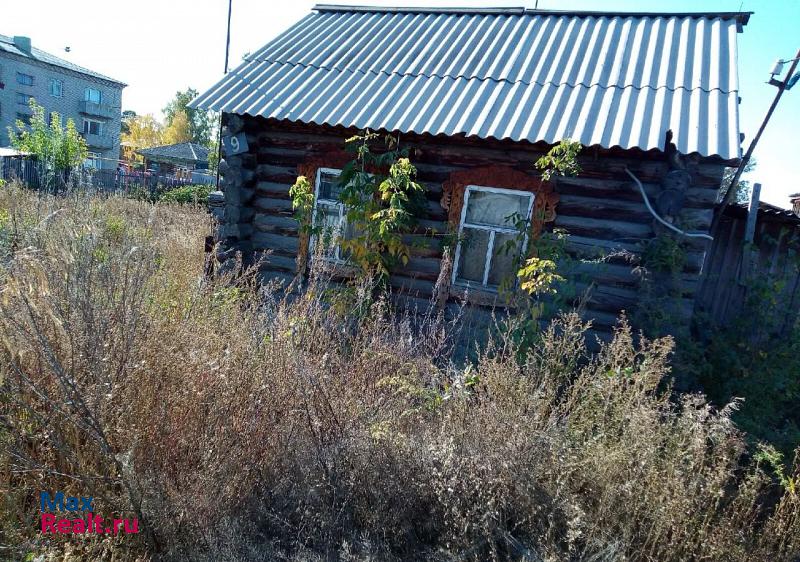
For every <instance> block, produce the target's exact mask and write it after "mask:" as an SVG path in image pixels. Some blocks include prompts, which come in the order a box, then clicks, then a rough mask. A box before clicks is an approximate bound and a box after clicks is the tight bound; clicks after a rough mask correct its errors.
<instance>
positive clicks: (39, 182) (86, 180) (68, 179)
mask: <svg viewBox="0 0 800 562" xmlns="http://www.w3.org/2000/svg"><path fill="white" fill-rule="evenodd" d="M0 179H3V180H6V181H14V180H17V181H20V182H21V183H23V184H25V185H27V186H28V187H30V188H32V189H48V190H52V191H63V190H65V189H67V188H70V187H79V188H86V189H93V190H97V191H102V192H107V193H131V192H138V191H144V192H146V193H150V194H155V193H158V192H160V191H164V190H167V189H171V188H173V187H179V186H182V185H189V184H191V183H193V182H192V180H188V179H182V178H176V177H173V176H167V175H158V174H154V173H151V172H124V171H121V170H95V169H88V168H87V169H81V170H72V171H56V172H48V171H46V170H42V168H41V166H39V165H38V163H37V162H36V161H35V160H34V159H32V158H26V157H18V156H14V157H2V158H0Z"/></svg>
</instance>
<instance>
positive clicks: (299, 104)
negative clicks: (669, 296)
mask: <svg viewBox="0 0 800 562" xmlns="http://www.w3.org/2000/svg"><path fill="white" fill-rule="evenodd" d="M749 17H750V14H749V13H738V12H732V13H728V12H725V13H705V12H704V13H645V12H640V13H607V12H561V11H544V10H531V9H527V8H487V9H475V8H466V9H452V8H376V7H352V6H330V5H318V6H316V7H315V8H314V9H313V11H312V12H311V13H310V14H309V15H308V16H306V17H305V18H303V19H302V20H301V21H299V22H298V23H296V24H295V25H293V26H292V27H290V28H289V29H287V30H286V31H284V32H283V33H282V34H280V35H279V36H278V37H276V38H275V39H273V40H271V41H269V42H268V43H267V44H266V45H264V46H263V47H262V48H261V49H258V50H256V51H254V52H253V54H251V55H249V56H247V57H246V59H245V61H244V62H243V63H242V64H241V65H239V66H238V67H237V68H235V69H234V70H233V71H231V72H230V73H228V74H227V75H225V76H224V77H223V78H222V79H221V80H220V81H219V82H218V83H217V84H216V85H214V86H213V87H212V88H210V89H209V90H208V91H206V92H205V93H203V94H202V95H201V96H199V97H198V98H197V99H196V100H195V101H194V102H192V106H193V107H198V108H202V109H210V110H215V111H220V112H222V117H223V135H224V142H223V146H224V162H222V163H221V164H220V170H221V171H222V172H223V180H222V185H223V190H224V194H225V218H224V224H223V225H222V228H221V229H220V242H221V243H222V244H223V245H224V246H225V247H227V248H234V249H237V250H240V251H241V252H242V254H243V255H244V257H245V259H249V258H252V257H253V256H255V255H258V254H260V253H262V252H268V253H269V257H268V259H267V262H266V264H265V265H264V266H263V274H264V276H265V277H266V278H269V279H283V280H285V281H286V282H291V281H292V280H295V279H297V277H298V276H302V275H303V274H304V272H305V271H307V268H306V266H307V263H306V262H307V260H309V259H312V258H310V257H309V256H313V255H314V252H313V251H312V249H310V248H309V240H308V237H306V236H303V235H301V232H300V230H299V229H298V224H297V222H296V221H295V220H294V218H293V210H292V202H291V198H290V196H289V188H290V186H291V185H292V184H293V183H294V182H295V179H296V178H297V176H298V175H305V176H306V177H307V178H309V179H310V180H312V181H313V182H314V183H315V187H316V202H315V204H316V205H317V206H318V207H319V206H325V208H326V210H329V209H330V208H336V207H337V206H341V205H342V204H341V202H340V201H338V200H337V198H336V197H335V196H331V195H330V194H329V193H328V191H330V190H327V189H325V188H326V186H328V184H330V183H331V182H335V181H336V176H337V175H338V174H339V173H340V170H341V169H342V167H343V165H344V163H345V162H346V161H348V160H349V159H350V156H348V155H347V154H346V153H345V152H344V140H345V139H346V138H348V137H350V136H351V135H353V134H355V133H357V132H358V131H360V130H364V129H370V130H373V131H378V132H384V133H391V134H392V136H393V137H395V138H397V139H399V141H400V143H401V145H403V146H405V147H407V148H409V149H410V158H411V161H412V163H413V164H414V165H415V166H416V168H417V170H418V179H419V181H420V183H421V184H422V185H423V186H424V188H425V193H426V198H427V213H426V216H425V217H424V218H423V220H420V221H419V225H418V227H417V228H416V229H415V230H414V231H413V232H409V237H410V238H415V239H417V240H418V241H422V242H423V243H420V244H416V245H415V246H414V250H413V254H412V257H411V259H410V260H409V261H408V263H407V264H406V265H404V266H400V267H397V268H396V270H394V271H392V274H391V277H390V283H391V285H392V287H393V288H394V290H395V293H396V294H397V295H401V297H402V299H403V301H404V302H407V303H417V304H420V305H423V306H424V304H425V303H428V302H430V300H431V299H432V297H433V296H434V292H435V291H436V292H437V296H442V295H441V291H444V297H445V298H444V300H443V302H444V306H453V307H455V306H457V303H458V302H460V301H461V300H462V299H464V298H466V299H467V300H469V301H470V302H472V303H473V304H474V305H475V307H474V308H476V309H478V310H483V311H488V307H489V306H493V305H496V304H498V302H499V301H498V299H497V296H498V280H499V279H501V278H502V277H503V276H504V275H509V274H510V275H512V276H513V274H514V271H512V270H511V267H512V261H513V260H510V259H507V257H504V256H502V255H501V254H500V252H499V251H498V248H499V247H500V246H501V245H503V244H501V242H502V241H503V240H504V239H505V237H507V236H508V235H509V233H510V232H511V231H512V230H511V226H510V224H508V220H507V217H508V216H509V215H510V214H511V213H518V214H519V215H521V216H522V217H524V219H525V220H526V221H528V228H529V229H530V235H531V236H530V237H529V239H533V238H535V237H536V236H537V235H538V234H539V233H540V232H541V231H542V230H551V229H553V228H556V229H561V230H563V231H566V232H567V233H568V235H567V238H566V242H565V246H566V250H565V251H566V252H567V253H568V255H569V256H570V258H571V259H572V261H573V266H572V271H571V273H572V274H574V277H573V278H574V279H575V280H576V281H575V285H576V287H577V288H578V292H577V294H578V295H580V296H581V297H582V300H583V309H584V311H585V314H586V316H587V317H589V318H592V319H593V320H594V322H595V327H596V328H598V329H599V330H610V327H611V326H613V324H614V323H615V321H616V318H617V316H618V314H619V313H620V311H622V310H627V311H629V312H630V311H632V310H633V309H635V308H636V307H637V305H638V304H639V302H640V283H641V276H639V275H637V271H636V269H637V267H638V265H639V259H640V257H641V255H642V253H643V251H644V248H646V247H647V245H648V243H649V241H651V240H652V239H653V238H654V237H656V236H658V235H659V234H660V232H661V229H662V228H663V227H661V223H659V222H658V221H657V220H656V219H655V218H654V215H653V212H655V213H658V214H659V215H660V216H661V218H663V219H664V220H665V221H667V222H669V223H670V224H672V225H674V226H675V227H676V228H678V229H679V230H682V231H684V232H686V233H688V234H692V235H694V236H692V237H688V238H685V239H683V240H682V243H685V244H686V246H687V259H686V260H685V263H684V264H683V265H682V269H681V271H680V272H679V282H678V284H677V287H678V294H677V295H676V297H675V298H676V301H677V302H676V310H682V311H685V312H686V314H691V310H692V308H693V303H694V296H695V292H696V289H697V287H698V284H699V279H700V273H701V270H702V268H703V263H704V258H705V254H706V250H707V248H708V244H709V241H708V239H707V234H708V230H709V227H710V225H711V221H712V216H713V210H714V205H715V201H716V197H717V192H718V190H719V187H720V184H721V181H722V177H723V173H724V170H725V168H726V167H729V166H735V165H737V164H738V163H739V161H740V157H741V147H740V143H741V137H740V132H739V117H738V115H739V111H738V106H739V102H740V98H739V85H738V78H737V68H736V41H737V34H738V33H739V32H741V31H742V28H743V26H744V25H746V24H747V22H748V19H749ZM565 138H570V139H572V140H574V141H578V142H579V143H580V144H581V145H582V146H583V149H582V151H581V153H580V156H579V164H580V166H581V168H582V172H581V173H580V175H578V176H577V177H563V178H557V180H556V181H553V182H542V181H541V177H540V176H539V173H538V172H537V171H536V169H535V168H534V165H533V164H534V162H535V161H536V160H537V159H538V158H539V157H541V156H542V155H543V154H545V153H547V151H548V150H549V149H550V148H551V147H552V146H553V145H555V144H557V143H559V142H560V141H561V140H562V139H565ZM225 139H227V141H228V142H225ZM638 182H641V184H639V183H638ZM644 195H646V197H647V199H648V200H649V202H646V201H645V198H644V197H643V196H644ZM648 207H652V209H649V208H648ZM329 214H330V213H329ZM346 216H347V213H346V212H344V210H343V209H339V210H338V212H337V213H336V217H337V219H336V220H338V221H346V220H347V219H346ZM339 226H340V227H341V228H340V229H339V232H346V230H347V229H346V228H345V227H346V225H345V224H342V225H339ZM432 233H435V234H432ZM447 233H449V234H450V236H449V237H446V236H442V234H447ZM703 235H706V237H703ZM448 244H449V245H450V246H451V247H450V251H446V250H445V248H446V247H447V246H448ZM519 251H520V252H523V253H524V252H526V251H527V249H526V248H519ZM450 256H453V257H454V259H451V258H450ZM320 259H330V256H326V257H322V258H320ZM440 302H441V299H440ZM487 316H488V315H487Z"/></svg>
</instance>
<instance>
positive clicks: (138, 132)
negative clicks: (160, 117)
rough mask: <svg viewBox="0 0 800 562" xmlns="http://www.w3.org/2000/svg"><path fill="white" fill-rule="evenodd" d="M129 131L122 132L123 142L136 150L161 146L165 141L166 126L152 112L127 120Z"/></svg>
mask: <svg viewBox="0 0 800 562" xmlns="http://www.w3.org/2000/svg"><path fill="white" fill-rule="evenodd" d="M126 124H127V129H128V130H127V132H124V133H123V134H122V142H124V143H126V144H128V145H129V146H131V147H133V149H134V150H138V149H141V148H150V147H151V146H160V145H162V144H165V143H164V127H163V126H162V125H161V123H159V122H158V121H156V118H155V117H153V115H152V114H149V113H148V114H147V115H136V114H134V115H133V117H131V118H129V119H127V120H126Z"/></svg>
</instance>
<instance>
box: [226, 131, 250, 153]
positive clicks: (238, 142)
mask: <svg viewBox="0 0 800 562" xmlns="http://www.w3.org/2000/svg"><path fill="white" fill-rule="evenodd" d="M222 150H224V151H225V155H226V156H231V155H233V154H241V153H242V152H247V138H246V137H245V136H244V133H239V134H238V135H233V136H231V135H225V136H224V137H222Z"/></svg>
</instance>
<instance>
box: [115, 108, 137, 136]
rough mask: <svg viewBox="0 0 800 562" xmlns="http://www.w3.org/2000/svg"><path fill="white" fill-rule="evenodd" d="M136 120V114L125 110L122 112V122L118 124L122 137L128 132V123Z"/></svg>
mask: <svg viewBox="0 0 800 562" xmlns="http://www.w3.org/2000/svg"><path fill="white" fill-rule="evenodd" d="M135 118H136V112H135V111H132V110H130V109H126V110H125V111H123V112H122V121H121V122H120V126H119V132H120V134H122V135H124V134H126V133H129V132H130V121H131V120H132V119H135Z"/></svg>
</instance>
